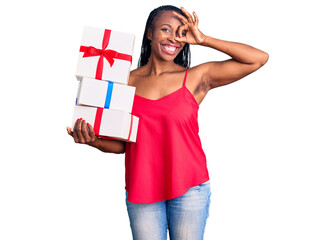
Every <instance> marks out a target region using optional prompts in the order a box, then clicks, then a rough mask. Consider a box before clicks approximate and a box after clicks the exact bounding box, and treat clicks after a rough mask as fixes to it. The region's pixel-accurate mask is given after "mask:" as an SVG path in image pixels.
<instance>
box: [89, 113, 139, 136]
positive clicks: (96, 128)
mask: <svg viewBox="0 0 336 240" xmlns="http://www.w3.org/2000/svg"><path fill="white" fill-rule="evenodd" d="M103 111H104V108H97V111H96V117H95V121H94V125H93V131H94V133H95V134H96V135H97V136H99V131H100V124H101V120H102V117H103ZM132 127H133V115H131V124H130V129H129V132H128V137H127V139H126V140H127V141H129V140H130V138H131V133H132ZM100 137H101V138H103V139H113V140H120V139H118V138H113V137H105V136H100Z"/></svg>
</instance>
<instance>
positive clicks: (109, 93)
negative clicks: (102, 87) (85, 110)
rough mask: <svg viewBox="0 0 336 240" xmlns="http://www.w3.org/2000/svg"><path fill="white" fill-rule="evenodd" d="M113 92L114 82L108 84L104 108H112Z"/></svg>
mask: <svg viewBox="0 0 336 240" xmlns="http://www.w3.org/2000/svg"><path fill="white" fill-rule="evenodd" d="M112 91H113V82H108V85H107V93H106V98H105V106H104V108H110V103H111V97H112Z"/></svg>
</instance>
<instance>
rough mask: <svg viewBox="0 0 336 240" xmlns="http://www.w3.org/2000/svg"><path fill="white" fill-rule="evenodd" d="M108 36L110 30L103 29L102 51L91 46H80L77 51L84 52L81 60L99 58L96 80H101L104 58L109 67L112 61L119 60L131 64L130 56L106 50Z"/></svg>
mask: <svg viewBox="0 0 336 240" xmlns="http://www.w3.org/2000/svg"><path fill="white" fill-rule="evenodd" d="M110 35H111V30H108V29H105V32H104V37H103V43H102V49H97V48H95V47H92V46H80V49H79V51H80V52H84V54H83V58H85V57H94V56H99V59H98V63H97V70H96V77H95V78H96V79H99V80H101V79H102V75H103V66H104V61H103V58H106V60H107V61H108V62H109V63H110V66H111V67H112V65H113V63H114V59H121V60H125V61H129V62H131V63H132V56H131V55H128V54H124V53H119V52H117V51H114V50H111V49H106V47H107V45H108V43H109V41H110Z"/></svg>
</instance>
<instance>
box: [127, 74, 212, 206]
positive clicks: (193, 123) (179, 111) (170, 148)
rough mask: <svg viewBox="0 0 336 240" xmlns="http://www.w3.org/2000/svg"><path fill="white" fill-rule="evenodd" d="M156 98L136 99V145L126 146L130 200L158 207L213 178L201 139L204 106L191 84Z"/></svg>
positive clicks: (139, 97)
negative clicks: (200, 106) (189, 87)
mask: <svg viewBox="0 0 336 240" xmlns="http://www.w3.org/2000/svg"><path fill="white" fill-rule="evenodd" d="M188 70H189V69H187V70H186V73H185V77H184V81H183V86H182V87H181V88H179V89H178V90H176V91H174V92H172V93H170V94H168V95H167V96H164V97H162V98H159V99H157V100H151V99H147V98H144V97H141V96H139V95H135V97H134V102H133V109H132V114H133V115H135V116H137V117H139V125H138V133H137V139H136V142H135V143H131V142H126V151H125V182H126V186H125V189H126V191H127V192H128V199H127V200H128V201H130V202H133V203H154V202H158V201H163V200H169V199H172V198H176V197H179V196H182V195H183V194H185V193H186V192H187V191H188V189H189V188H191V187H194V186H197V185H199V184H201V183H204V182H206V181H208V180H209V173H208V169H207V163H206V156H205V154H204V151H203V149H202V145H201V140H200V138H199V135H198V131H199V127H198V109H199V105H198V103H197V102H196V99H195V98H194V96H193V95H192V93H191V92H190V91H189V90H188V89H187V87H186V86H185V82H186V78H187V73H188Z"/></svg>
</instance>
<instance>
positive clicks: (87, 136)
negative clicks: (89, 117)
mask: <svg viewBox="0 0 336 240" xmlns="http://www.w3.org/2000/svg"><path fill="white" fill-rule="evenodd" d="M67 131H68V134H69V135H70V136H72V137H73V138H74V141H75V143H82V144H89V145H91V144H92V143H93V142H95V141H97V139H98V138H97V137H96V135H95V133H94V131H93V127H92V126H91V125H90V124H89V123H87V122H86V121H85V120H84V119H82V118H79V119H77V121H76V123H75V125H74V128H73V131H71V128H70V127H67Z"/></svg>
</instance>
